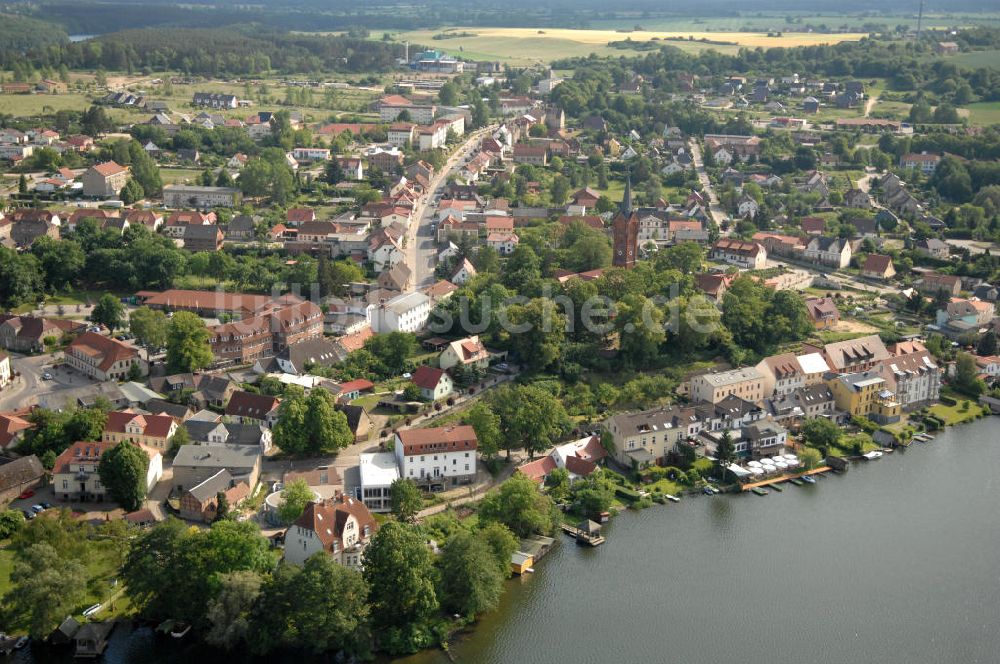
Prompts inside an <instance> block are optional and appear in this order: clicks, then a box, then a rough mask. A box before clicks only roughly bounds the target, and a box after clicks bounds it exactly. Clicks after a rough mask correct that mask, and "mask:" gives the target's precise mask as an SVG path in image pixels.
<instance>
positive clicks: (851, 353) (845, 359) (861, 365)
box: [823, 334, 891, 373]
mask: <svg viewBox="0 0 1000 664" xmlns="http://www.w3.org/2000/svg"><path fill="white" fill-rule="evenodd" d="M823 356H824V359H825V360H826V362H827V364H828V365H829V367H830V369H831V370H832V371H835V372H838V373H852V372H855V373H856V372H863V371H867V370H869V369H871V368H872V367H874V366H876V365H877V364H879V363H880V362H882V361H884V360H887V359H889V357H891V355H890V353H889V351H888V349H887V348H886V347H885V344H884V343H882V339H881V338H880V337H879V336H878V335H877V334H871V335H869V336H866V337H859V338H857V339H848V340H846V341H837V342H834V343H829V344H827V345H826V346H824V347H823Z"/></svg>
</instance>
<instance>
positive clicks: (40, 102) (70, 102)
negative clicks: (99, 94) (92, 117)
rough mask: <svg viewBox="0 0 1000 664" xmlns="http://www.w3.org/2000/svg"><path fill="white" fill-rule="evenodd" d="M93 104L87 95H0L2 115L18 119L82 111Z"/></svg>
mask: <svg viewBox="0 0 1000 664" xmlns="http://www.w3.org/2000/svg"><path fill="white" fill-rule="evenodd" d="M90 104H91V97H89V96H88V95H85V94H78V93H67V94H59V95H44V94H42V95H0V114H10V115H16V116H18V117H25V116H28V117H30V116H34V115H41V114H43V113H44V114H48V113H55V112H57V111H82V110H85V109H86V108H87V107H88V106H90Z"/></svg>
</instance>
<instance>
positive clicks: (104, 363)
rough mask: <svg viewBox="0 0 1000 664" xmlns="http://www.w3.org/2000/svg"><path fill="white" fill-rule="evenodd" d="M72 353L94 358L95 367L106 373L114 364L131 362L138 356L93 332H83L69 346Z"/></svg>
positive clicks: (117, 343)
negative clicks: (125, 361) (124, 361)
mask: <svg viewBox="0 0 1000 664" xmlns="http://www.w3.org/2000/svg"><path fill="white" fill-rule="evenodd" d="M69 348H71V349H72V350H73V351H74V352H76V353H80V354H83V355H88V356H90V357H94V358H96V359H97V360H98V363H97V367H98V368H99V369H100V370H101V371H107V370H108V369H110V368H111V367H112V366H113V365H114V364H115V362H120V361H123V360H131V359H133V358H136V357H138V356H139V353H138V351H137V350H136V349H135V348H132V347H131V346H126V345H125V344H123V343H122V342H120V341H117V340H115V339H112V338H111V337H105V336H102V335H100V334H96V333H94V332H84V333H83V334H81V335H80V336H79V337H77V338H76V339H74V340H73V342H72V343H71V344H70V345H69Z"/></svg>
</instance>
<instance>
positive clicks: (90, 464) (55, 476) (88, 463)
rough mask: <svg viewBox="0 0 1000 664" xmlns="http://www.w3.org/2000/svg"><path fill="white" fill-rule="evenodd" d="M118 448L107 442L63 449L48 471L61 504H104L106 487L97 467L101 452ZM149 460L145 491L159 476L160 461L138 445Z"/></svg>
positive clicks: (152, 453) (83, 444)
mask: <svg viewBox="0 0 1000 664" xmlns="http://www.w3.org/2000/svg"><path fill="white" fill-rule="evenodd" d="M116 445H118V443H111V442H99V443H95V442H77V443H73V444H72V445H70V446H69V447H68V448H66V449H65V450H64V451H63V452H62V453H61V454H60V455H59V456H58V457H56V462H55V465H54V466H53V468H52V492H53V494H54V495H55V497H56V498H58V499H59V500H64V501H81V502H89V501H95V502H104V500H105V497H106V496H107V491H106V487H104V486H103V485H102V484H101V477H100V474H99V472H98V467H99V466H100V463H101V457H102V456H103V455H104V453H105V452H107V451H108V450H110V449H112V448H113V447H115V446H116ZM140 449H142V450H143V452H145V453H146V454H147V455H148V456H149V467H148V469H147V471H146V478H145V483H146V490H147V491H148V490H150V489H152V488H153V487H154V486H156V483H157V482H159V481H160V477H161V476H162V475H163V457H162V455H161V454H160V453H159V452H158V451H156V450H153V449H150V448H148V447H145V446H142V445H140Z"/></svg>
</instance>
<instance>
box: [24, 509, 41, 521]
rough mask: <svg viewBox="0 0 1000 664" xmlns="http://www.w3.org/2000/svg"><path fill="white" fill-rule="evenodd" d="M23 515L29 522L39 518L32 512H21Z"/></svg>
mask: <svg viewBox="0 0 1000 664" xmlns="http://www.w3.org/2000/svg"><path fill="white" fill-rule="evenodd" d="M21 514H23V515H24V518H25V519H27V520H28V521H31V520H32V519H34V518H35V517H36V516H38V515H37V514H35V513H34V512H32V511H31V510H21Z"/></svg>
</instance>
